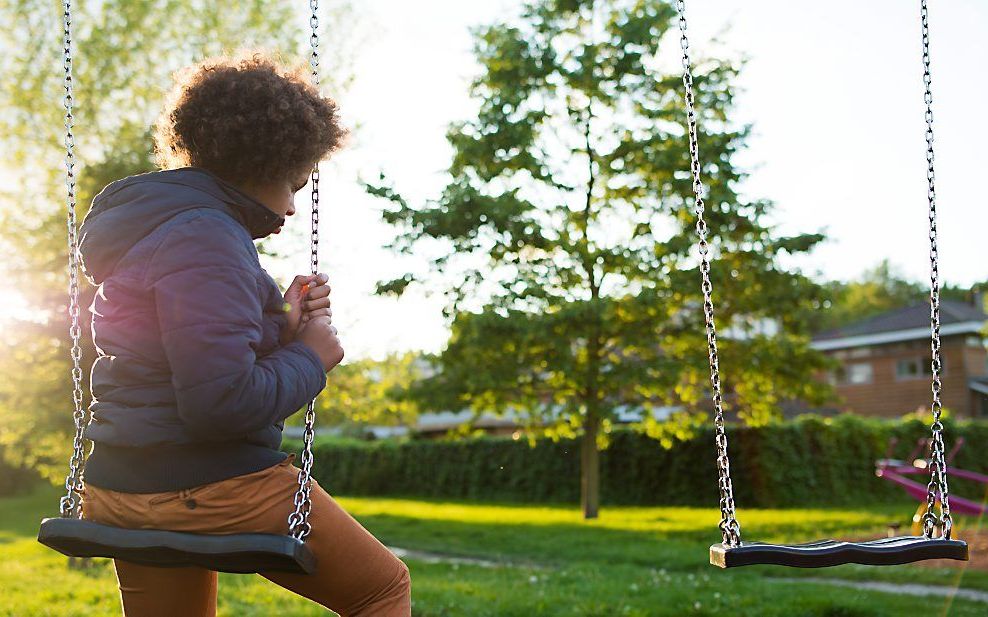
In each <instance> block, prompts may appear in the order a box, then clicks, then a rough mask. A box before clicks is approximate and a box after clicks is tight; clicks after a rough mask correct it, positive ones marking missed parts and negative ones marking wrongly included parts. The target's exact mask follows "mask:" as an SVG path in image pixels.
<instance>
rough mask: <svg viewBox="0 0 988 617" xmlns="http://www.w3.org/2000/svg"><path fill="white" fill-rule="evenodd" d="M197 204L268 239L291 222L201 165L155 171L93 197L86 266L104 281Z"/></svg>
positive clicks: (86, 222) (82, 248)
mask: <svg viewBox="0 0 988 617" xmlns="http://www.w3.org/2000/svg"><path fill="white" fill-rule="evenodd" d="M194 208H214V209H217V210H221V211H223V212H226V213H227V214H228V215H230V216H231V217H233V218H234V219H235V220H237V221H238V222H239V223H240V224H241V225H243V226H244V227H245V228H246V229H247V231H249V232H250V236H251V238H254V239H257V238H263V237H264V236H267V235H269V234H271V233H272V232H274V231H275V230H276V229H277V228H278V226H279V225H281V224H283V223H284V222H285V217H283V216H280V215H278V214H277V213H275V212H274V211H272V210H270V209H269V208H268V207H267V206H265V205H264V204H262V203H261V202H259V201H257V200H256V199H254V198H253V197H251V196H249V195H247V194H246V193H244V192H243V191H241V190H240V189H239V188H237V187H236V186H234V185H233V184H231V183H229V182H227V181H226V180H223V179H222V178H220V177H219V176H217V175H216V174H214V173H212V172H211V171H209V170H206V169H203V168H201V167H180V168H177V169H166V170H161V171H152V172H147V173H142V174H137V175H134V176H128V177H126V178H123V179H121V180H117V181H115V182H111V183H110V184H108V185H107V186H106V187H105V188H104V189H103V190H102V191H100V192H99V194H98V195H96V197H95V198H93V204H92V207H91V208H90V209H89V212H88V213H87V214H86V217H85V219H83V222H82V226H81V227H80V228H79V253H80V256H81V257H82V269H83V272H84V274H85V275H86V278H87V279H88V280H89V282H90V283H92V284H93V285H99V284H100V283H102V282H103V281H104V280H105V279H106V278H107V277H108V276H109V275H110V273H111V272H113V268H114V267H115V266H116V265H117V262H119V261H120V258H122V257H123V256H124V255H125V254H126V253H127V251H129V250H130V249H131V248H132V247H133V246H134V245H135V244H137V243H138V242H139V241H140V240H141V239H143V238H144V237H146V236H147V235H148V234H150V233H151V232H152V231H154V229H155V228H157V227H158V226H159V225H161V224H162V223H164V222H165V221H167V220H168V219H170V218H172V217H173V216H175V215H177V214H180V213H182V212H185V211H186V210H192V209H194Z"/></svg>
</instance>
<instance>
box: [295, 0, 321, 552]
mask: <svg viewBox="0 0 988 617" xmlns="http://www.w3.org/2000/svg"><path fill="white" fill-rule="evenodd" d="M309 9H310V10H311V15H310V17H309V26H310V27H311V28H312V34H311V35H310V36H309V44H310V46H311V48H312V52H311V55H310V56H309V67H310V68H311V69H312V83H313V84H315V86H316V88H317V89H318V88H319V0H309ZM309 246H310V262H311V263H310V265H311V266H312V274H317V273H318V272H319V162H318V161H316V163H315V165H313V167H312V236H311V240H310V245H309ZM315 423H316V400H315V399H312V400H311V401H309V405H308V406H307V407H306V409H305V430H304V431H303V432H302V460H301V462H300V464H301V468H300V470H299V474H298V491H297V492H296V493H295V502H294V503H295V510H294V511H293V512H292V513H291V515H289V517H288V533H289V534H290V535H291V536H293V537H294V538H296V539H298V540H302V541H304V540H305V537H306V536H307V535H309V532H310V531H312V526H311V525H310V524H309V512H310V511H311V510H312V498H311V495H310V494H311V491H312V461H313V457H312V442H313V439H314V438H315Z"/></svg>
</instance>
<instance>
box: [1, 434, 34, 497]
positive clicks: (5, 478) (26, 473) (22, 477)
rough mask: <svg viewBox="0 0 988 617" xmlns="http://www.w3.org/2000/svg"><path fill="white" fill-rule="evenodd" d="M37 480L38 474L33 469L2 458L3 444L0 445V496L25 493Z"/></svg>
mask: <svg viewBox="0 0 988 617" xmlns="http://www.w3.org/2000/svg"><path fill="white" fill-rule="evenodd" d="M38 480H39V476H38V474H37V472H35V471H34V470H32V469H29V468H27V467H23V466H18V465H14V464H11V463H9V462H8V461H7V460H6V459H5V458H4V450H3V446H0V497H10V496H11V495H17V494H20V493H26V492H27V491H28V490H29V489H31V488H32V487H33V486H35V485H36V484H37V483H38Z"/></svg>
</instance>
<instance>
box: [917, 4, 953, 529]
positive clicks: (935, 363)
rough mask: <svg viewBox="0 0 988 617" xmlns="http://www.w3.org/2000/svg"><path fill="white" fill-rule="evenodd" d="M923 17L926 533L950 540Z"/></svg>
mask: <svg viewBox="0 0 988 617" xmlns="http://www.w3.org/2000/svg"><path fill="white" fill-rule="evenodd" d="M920 17H921V20H922V33H923V84H924V86H925V92H924V97H923V100H924V102H925V103H926V114H925V116H926V184H927V189H926V198H927V202H928V203H929V219H930V351H931V361H930V363H931V368H932V373H933V384H932V390H933V404H932V406H931V411H932V413H933V424H932V425H931V427H930V430H931V431H932V433H933V439H932V441H931V442H930V483H929V485H928V486H927V493H926V514H924V515H923V535H924V536H925V537H927V538H933V535H934V532H935V531H936V529H937V527H939V528H940V535H941V537H943V538H944V539H946V540H949V539H950V531H951V528H952V527H953V520H952V518H951V516H950V502H949V498H948V490H947V463H946V461H945V460H944V443H943V423H942V422H941V421H940V415H941V412H942V411H943V406H942V404H941V402H940V394H941V390H942V384H941V382H940V372H941V370H942V368H943V365H942V364H941V359H940V273H939V266H938V263H937V261H938V257H939V251H938V249H937V206H936V189H935V185H934V174H933V91H932V89H931V81H932V80H931V78H930V25H929V12H928V9H927V6H926V0H921V1H920ZM938 494H939V497H940V516H939V517H938V516H937V515H936V513H935V512H934V507H935V506H936V501H937V496H938Z"/></svg>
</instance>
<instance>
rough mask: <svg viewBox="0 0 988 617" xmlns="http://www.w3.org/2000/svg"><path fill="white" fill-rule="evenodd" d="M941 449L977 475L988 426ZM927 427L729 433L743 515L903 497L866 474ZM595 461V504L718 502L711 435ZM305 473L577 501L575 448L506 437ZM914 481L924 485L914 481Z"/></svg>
mask: <svg viewBox="0 0 988 617" xmlns="http://www.w3.org/2000/svg"><path fill="white" fill-rule="evenodd" d="M948 431H949V433H948V437H947V447H948V449H949V448H950V447H951V446H952V444H953V443H954V439H956V438H957V437H959V436H963V437H964V438H965V440H966V445H965V446H964V447H963V448H962V449H961V451H960V452H959V454H958V455H957V458H956V459H955V461H954V464H955V465H957V466H958V467H963V468H966V469H972V470H975V471H982V472H988V453H986V449H985V446H986V445H988V423H986V422H951V423H950V424H949V425H948ZM928 433H929V428H928V427H926V426H924V425H923V424H922V423H921V422H919V421H904V422H891V421H882V420H876V419H868V418H861V417H858V416H851V415H844V416H838V417H836V418H827V419H825V418H821V417H817V416H802V417H800V418H797V419H796V420H793V421H789V422H784V423H778V424H772V425H769V426H765V427H759V428H745V427H729V428H728V438H729V440H730V453H731V471H732V473H733V478H734V486H735V493H736V496H737V500H738V502H739V503H740V504H742V505H743V506H754V507H775V506H787V505H814V506H819V505H846V504H851V503H856V502H868V503H875V502H882V501H891V500H896V499H899V500H901V499H903V498H904V493H903V491H902V489H900V488H898V487H896V486H894V485H892V484H890V483H889V482H885V481H882V480H880V479H878V478H876V477H875V473H874V461H875V460H876V459H878V458H881V457H883V456H884V454H885V451H886V448H887V446H888V443H889V439H890V438H892V437H895V438H897V439H898V440H899V445H898V447H897V448H896V452H895V455H896V456H899V457H904V456H906V454H907V453H908V452H909V451H910V450H911V449H912V447H913V446H914V445H915V443H916V441H917V440H918V439H920V438H921V437H923V436H924V435H927V434H928ZM611 437H612V443H611V446H610V447H609V448H608V449H607V450H605V451H604V452H602V453H601V498H602V501H603V502H604V503H611V504H624V505H656V504H669V505H693V506H714V505H716V504H717V500H718V492H717V483H716V479H717V474H716V467H715V462H714V445H713V432H712V429H710V430H706V431H702V432H701V433H700V434H698V435H697V436H695V437H694V438H691V439H688V440H683V441H679V442H677V443H675V444H674V446H673V447H672V448H670V449H666V448H663V447H662V446H661V445H660V444H659V443H658V442H657V441H655V440H653V439H650V438H648V437H646V436H643V435H640V434H638V433H634V432H632V431H628V430H620V431H617V432H615V433H613V434H612V435H611ZM315 450H316V451H315V465H314V475H315V477H316V478H317V479H318V480H319V482H320V483H322V484H323V485H324V486H325V487H327V489H328V490H329V491H331V492H332V493H333V494H338V495H377V496H403V497H425V498H451V499H474V500H484V501H514V502H529V503H554V502H555V503H567V502H576V501H578V500H579V491H580V489H579V486H580V483H579V466H580V462H579V442H578V441H575V440H562V441H559V442H552V441H550V440H544V441H541V442H539V443H538V444H537V446H536V447H534V448H533V447H530V446H529V445H528V444H527V442H525V441H524V440H522V441H514V440H512V439H510V438H480V439H472V440H465V441H409V442H404V443H395V442H387V441H382V442H368V443H366V444H365V443H332V442H330V443H323V444H319V443H317V445H316V448H315ZM917 479H918V481H920V482H925V480H926V476H917ZM984 490H985V487H984V486H980V485H976V484H972V483H966V482H963V481H960V480H952V481H951V493H954V494H962V495H966V496H968V497H970V498H973V499H980V498H982V497H983V496H984Z"/></svg>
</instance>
